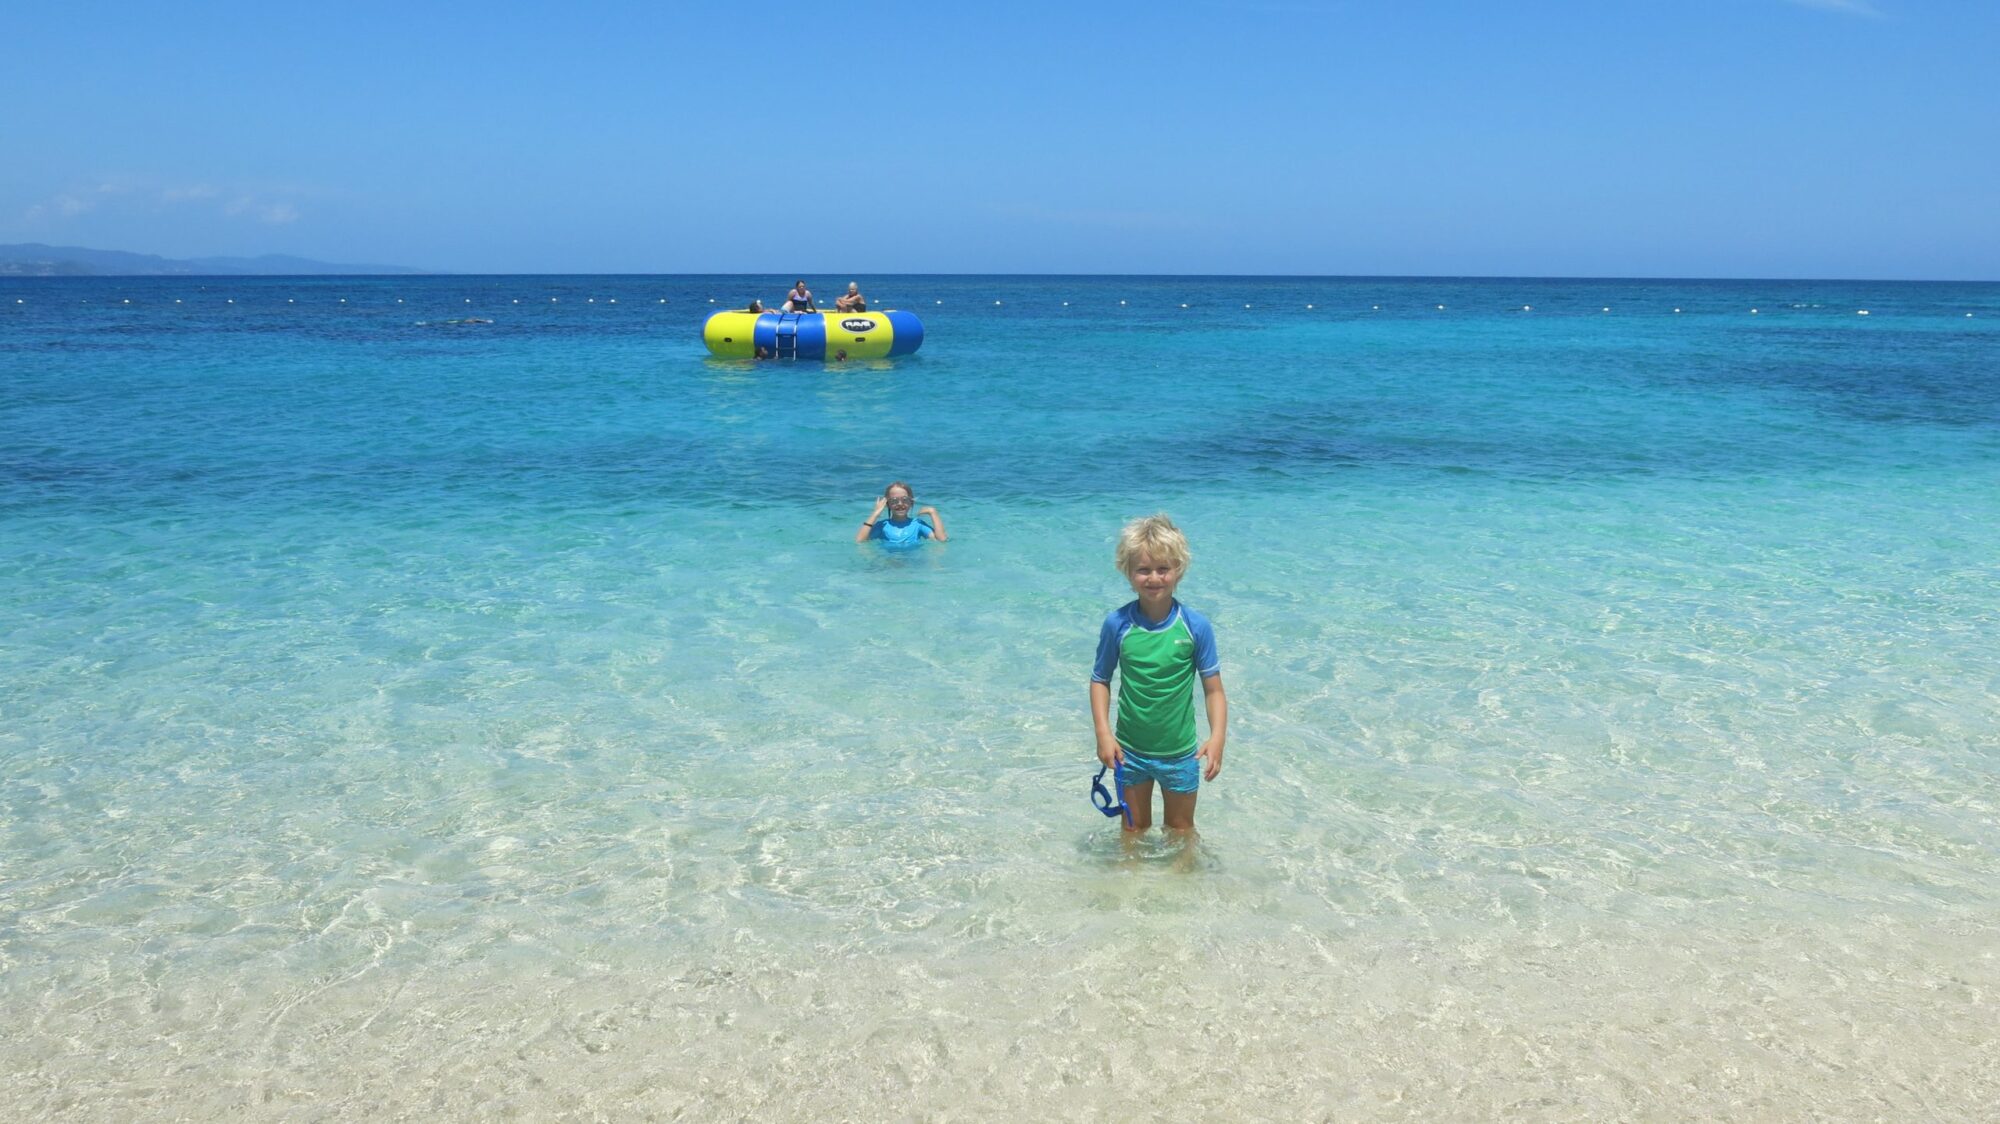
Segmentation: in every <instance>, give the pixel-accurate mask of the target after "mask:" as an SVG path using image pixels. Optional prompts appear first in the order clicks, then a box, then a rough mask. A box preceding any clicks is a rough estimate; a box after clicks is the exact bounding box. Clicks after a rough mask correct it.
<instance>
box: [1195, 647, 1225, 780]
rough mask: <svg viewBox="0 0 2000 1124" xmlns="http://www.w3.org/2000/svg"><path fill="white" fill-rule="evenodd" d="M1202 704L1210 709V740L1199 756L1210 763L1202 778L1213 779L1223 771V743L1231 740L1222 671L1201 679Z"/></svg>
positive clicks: (1199, 752) (1206, 708)
mask: <svg viewBox="0 0 2000 1124" xmlns="http://www.w3.org/2000/svg"><path fill="white" fill-rule="evenodd" d="M1201 705H1202V708H1203V709H1204V710H1206V711H1208V740H1207V741H1205V742H1203V743H1202V744H1201V749H1200V750H1199V751H1198V752H1197V756H1199V757H1200V758H1201V759H1202V760H1203V761H1206V762H1207V763H1208V767H1207V768H1205V769H1203V770H1202V773H1201V779H1202V780H1205V781H1212V780H1214V779H1215V775H1216V774H1217V773H1220V772H1222V743H1224V742H1226V741H1228V740H1229V696H1228V695H1226V694H1224V693H1223V690H1222V673H1221V672H1216V673H1215V674H1214V675H1211V676H1209V677H1208V678H1206V679H1204V680H1202V681H1201Z"/></svg>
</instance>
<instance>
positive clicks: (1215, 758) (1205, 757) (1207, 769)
mask: <svg viewBox="0 0 2000 1124" xmlns="http://www.w3.org/2000/svg"><path fill="white" fill-rule="evenodd" d="M1195 756H1196V757H1199V758H1201V760H1202V761H1203V762H1204V767H1203V768H1202V771H1201V779H1202V780H1205V781H1212V780H1214V779H1215V775H1216V774H1217V773H1220V772H1222V743H1221V742H1219V741H1217V740H1216V739H1214V738H1210V739H1208V740H1207V741H1205V742H1203V743H1201V748H1200V749H1198V750H1196V751H1195Z"/></svg>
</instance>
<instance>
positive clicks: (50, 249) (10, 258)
mask: <svg viewBox="0 0 2000 1124" xmlns="http://www.w3.org/2000/svg"><path fill="white" fill-rule="evenodd" d="M425 272H428V271H427V270H422V269H410V268H409V267H407V266H400V265H341V264H338V263H335V262H324V261H313V260H312V259H310V258H295V257H290V256H288V255H285V254H265V255H264V256H262V257H256V258H185V259H179V258H163V257H160V256H159V255H157V254H128V253H126V252H124V251H122V250H90V249H85V248H84V247H82V246H44V245H42V244H41V243H39V242H25V243H20V244H17V245H12V246H0V277H242V276H256V275H262V276H299V275H305V274H316V273H318V274H361V273H366V274H381V273H425Z"/></svg>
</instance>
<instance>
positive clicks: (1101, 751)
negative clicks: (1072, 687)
mask: <svg viewBox="0 0 2000 1124" xmlns="http://www.w3.org/2000/svg"><path fill="white" fill-rule="evenodd" d="M1090 724H1091V725H1092V726H1093V727H1095V728H1096V730H1097V760H1098V762H1099V763H1100V764H1103V765H1107V766H1109V767H1111V768H1113V769H1116V768H1117V767H1118V766H1120V765H1122V764H1124V763H1125V754H1124V751H1122V750H1120V749H1119V748H1118V739H1117V738H1116V737H1114V736H1113V735H1112V733H1111V684H1109V683H1099V682H1098V681H1097V680H1095V679H1093V680H1091V681H1090Z"/></svg>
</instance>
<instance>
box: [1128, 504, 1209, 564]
mask: <svg viewBox="0 0 2000 1124" xmlns="http://www.w3.org/2000/svg"><path fill="white" fill-rule="evenodd" d="M1142 556H1143V557H1147V558H1151V559H1152V560H1153V561H1155V562H1164V563H1166V564H1167V565H1169V566H1172V567H1173V568H1174V569H1176V570H1181V571H1185V570H1186V569H1187V568H1188V563H1189V562H1190V561H1192V560H1193V558H1194V555H1193V554H1191V553H1189V552H1188V543H1187V536H1186V535H1183V534H1181V529H1180V528H1179V527H1176V526H1174V521H1173V520H1171V519H1169V518H1167V517H1166V516H1165V515H1148V516H1146V517H1145V518H1144V519H1134V520H1132V521H1131V522H1130V523H1127V524H1125V529H1124V530H1123V531H1120V532H1119V533H1118V555H1117V558H1118V570H1119V572H1120V573H1123V574H1127V575H1130V574H1131V573H1132V567H1133V566H1134V565H1135V564H1137V563H1138V561H1139V559H1140V557H1142Z"/></svg>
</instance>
